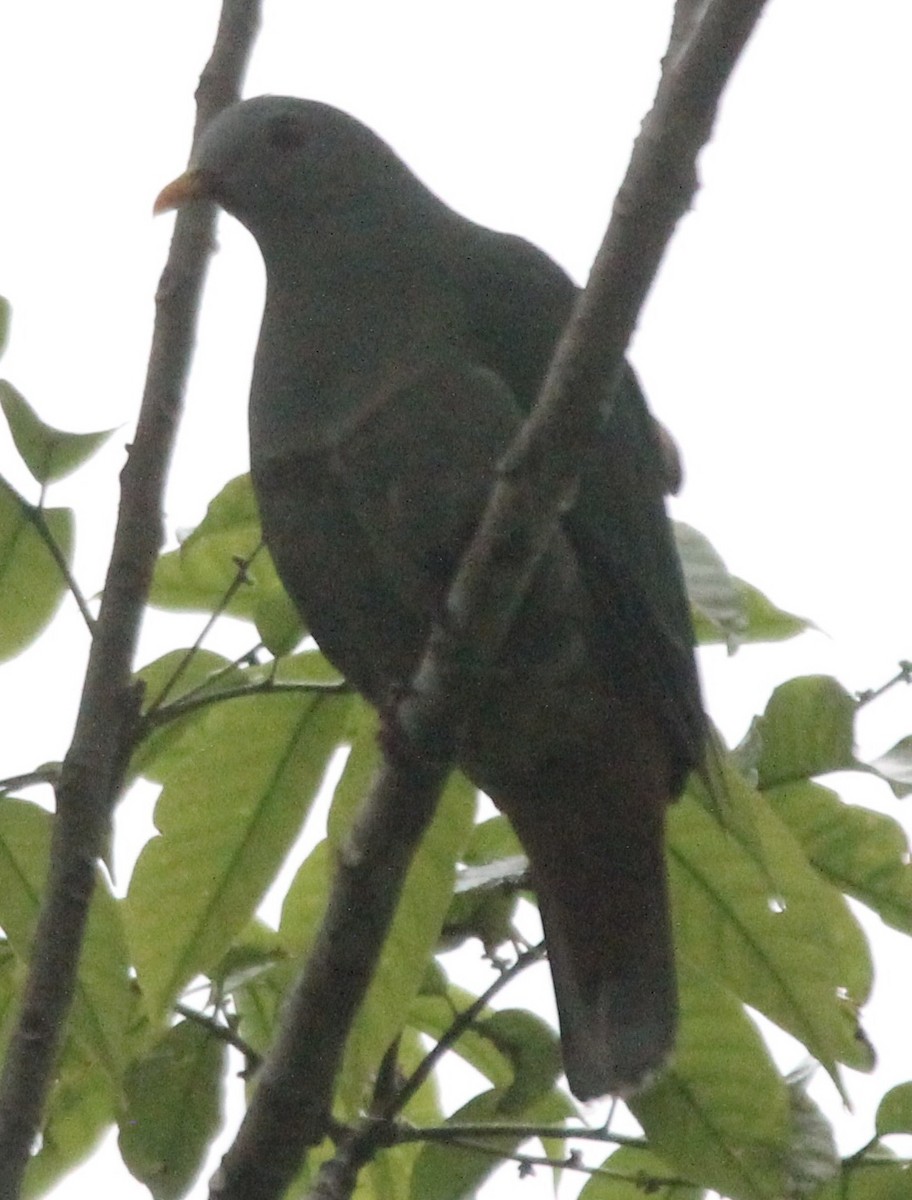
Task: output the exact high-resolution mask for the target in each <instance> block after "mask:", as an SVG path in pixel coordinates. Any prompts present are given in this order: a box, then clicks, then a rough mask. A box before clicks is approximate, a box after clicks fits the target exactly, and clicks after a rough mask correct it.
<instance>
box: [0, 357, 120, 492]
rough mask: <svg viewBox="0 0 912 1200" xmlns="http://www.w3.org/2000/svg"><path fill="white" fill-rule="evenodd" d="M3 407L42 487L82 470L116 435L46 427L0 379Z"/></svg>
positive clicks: (10, 426)
mask: <svg viewBox="0 0 912 1200" xmlns="http://www.w3.org/2000/svg"><path fill="white" fill-rule="evenodd" d="M0 405H2V407H3V413H4V415H5V417H6V421H7V424H8V425H9V429H10V433H11V434H12V435H13V441H14V442H15V443H16V449H17V450H18V451H19V453H20V454H21V455H22V460H23V462H24V463H25V465H26V466H27V467H28V469H29V470H30V471H31V473H32V475H33V476H34V477H35V479H36V480H37V481H38V482H39V483H42V484H48V483H56V482H57V480H58V479H63V478H64V476H66V475H69V474H70V473H71V472H72V471H75V470H76V468H77V467H81V466H82V464H83V463H84V462H86V460H87V459H89V458H91V457H92V455H93V454H94V453H95V451H96V450H98V449H99V447H101V446H103V445H104V444H105V442H106V441H107V440H108V438H109V437H110V436H111V434H112V433H113V432H114V430H113V429H101V430H98V432H96V433H64V431H63V430H62V429H54V428H53V427H52V426H50V425H45V423H44V422H43V421H41V420H39V418H38V416H37V414H36V413H35V410H34V409H33V408H32V406H31V405H30V404H29V403H28V401H27V400H26V399H25V397H24V396H23V395H22V394H21V392H18V391H17V390H16V388H14V387H13V385H12V384H11V383H9V382H8V381H7V380H6V379H0Z"/></svg>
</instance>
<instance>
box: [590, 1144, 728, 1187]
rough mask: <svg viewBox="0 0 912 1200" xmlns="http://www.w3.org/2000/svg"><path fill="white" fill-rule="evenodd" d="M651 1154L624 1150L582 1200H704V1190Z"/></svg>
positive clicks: (614, 1156) (611, 1157)
mask: <svg viewBox="0 0 912 1200" xmlns="http://www.w3.org/2000/svg"><path fill="white" fill-rule="evenodd" d="M680 1178H681V1172H680V1171H678V1170H677V1169H676V1168H675V1167H672V1166H669V1164H668V1163H667V1162H665V1160H664V1159H662V1158H659V1156H658V1155H657V1154H654V1153H653V1152H652V1151H651V1150H645V1149H643V1150H641V1149H640V1148H639V1147H638V1146H621V1147H620V1149H619V1150H615V1151H614V1153H613V1154H609V1156H608V1157H607V1158H606V1159H605V1161H604V1162H603V1163H602V1166H601V1168H600V1172H599V1174H597V1175H592V1176H590V1178H589V1181H588V1183H587V1184H586V1186H585V1187H584V1188H583V1190H582V1191H581V1192H580V1194H579V1198H578V1200H647V1197H648V1198H649V1200H702V1197H703V1194H704V1189H703V1188H702V1187H700V1186H699V1185H698V1184H695V1183H683V1182H679V1180H680Z"/></svg>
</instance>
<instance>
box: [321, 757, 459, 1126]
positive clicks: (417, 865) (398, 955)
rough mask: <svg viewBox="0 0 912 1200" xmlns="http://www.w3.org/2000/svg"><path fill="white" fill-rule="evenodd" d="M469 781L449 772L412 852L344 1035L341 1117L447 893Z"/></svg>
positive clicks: (402, 1003)
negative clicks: (368, 979)
mask: <svg viewBox="0 0 912 1200" xmlns="http://www.w3.org/2000/svg"><path fill="white" fill-rule="evenodd" d="M475 805H476V795H475V789H474V787H472V785H471V784H469V783H468V781H467V780H466V779H464V778H463V777H462V776H461V775H458V774H454V775H453V776H451V778H450V781H449V783H448V784H447V786H446V788H445V789H444V791H443V795H442V796H441V798H440V802H439V804H438V807H437V813H436V815H435V817H434V819H433V821H432V822H431V824H430V826H429V828H428V830H427V832H426V833H425V835H424V837H423V838H422V840H421V844H420V845H419V847H418V850H417V852H416V854H415V857H414V858H413V859H412V863H411V866H410V867H409V871H408V874H407V876H406V879H405V885H404V887H403V889H402V895H401V896H400V898H399V904H398V905H397V907H396V915H395V916H394V918H393V922H392V925H391V927H390V931H389V934H388V935H387V938H386V941H385V943H384V946H383V952H382V953H381V956H380V961H379V963H378V965H377V969H376V971H375V973H374V977H373V979H372V980H371V985H370V987H369V988H368V991H367V995H366V997H365V999H364V1003H363V1004H362V1005H361V1008H360V1010H359V1013H358V1018H357V1020H356V1022H355V1026H354V1028H353V1030H352V1033H351V1036H350V1037H349V1039H348V1044H347V1046H346V1050H345V1059H344V1062H343V1066H342V1071H341V1073H340V1078H339V1086H338V1096H339V1097H340V1099H341V1101H342V1104H343V1106H344V1111H345V1112H346V1114H347V1115H348V1116H349V1117H354V1116H355V1115H356V1114H357V1113H358V1111H359V1108H360V1105H361V1104H362V1103H363V1101H364V1089H365V1087H366V1086H367V1085H368V1083H369V1081H370V1080H372V1078H373V1076H374V1073H375V1072H376V1070H377V1064H378V1063H379V1061H380V1059H381V1057H382V1056H383V1054H384V1052H385V1050H386V1048H387V1046H389V1045H390V1044H391V1042H392V1041H393V1039H394V1038H395V1037H396V1036H397V1035H398V1034H399V1032H400V1031H401V1029H402V1027H403V1025H404V1023H405V1020H406V1016H407V1014H408V1011H409V1007H410V1005H411V1002H412V1000H413V999H414V997H415V996H416V995H417V994H418V990H419V988H420V987H421V984H422V982H423V979H424V974H425V968H426V965H427V962H428V959H429V958H430V956H431V955H432V954H433V952H434V949H435V947H436V945H437V941H438V938H439V937H440V930H441V928H442V927H443V920H444V917H445V916H446V912H447V909H448V907H449V902H450V898H451V896H452V894H453V880H454V877H455V867H456V861H457V859H458V857H459V855H460V854H461V853H462V850H463V847H464V846H465V843H466V839H467V837H468V835H469V831H470V829H471V828H472V818H473V816H474V812H475Z"/></svg>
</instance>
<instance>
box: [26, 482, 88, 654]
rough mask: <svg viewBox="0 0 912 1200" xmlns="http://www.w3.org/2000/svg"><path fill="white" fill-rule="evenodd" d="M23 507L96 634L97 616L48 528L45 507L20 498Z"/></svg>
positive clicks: (80, 612)
mask: <svg viewBox="0 0 912 1200" xmlns="http://www.w3.org/2000/svg"><path fill="white" fill-rule="evenodd" d="M20 502H21V504H22V509H23V512H24V513H25V515H26V516H27V517H28V519H29V521H31V523H32V525H33V526H34V528H35V532H36V533H37V534H38V536H39V537H40V538H41V540H42V541H43V542H44V544H45V546H46V547H47V549H48V553H49V554H50V556H51V558H53V560H54V562H55V563H56V564H57V570H58V571H59V572H60V574H61V575H62V576H63V579H64V582H65V583H66V585H67V588H68V589H69V592H70V595H71V596H72V597H73V599H74V600H75V601H76V607H77V608H78V609H79V614H80V616H81V617H82V619H83V621H85V624H86V628H87V629H88V631H89V636H90V637H94V636H95V618H94V617H93V616H92V610H91V609H90V608H89V605H88V601H87V600H86V598H85V596H84V595H83V594H82V589H81V588H80V586H79V584H78V583H77V582H76V577H75V576H74V575H73V572H72V571H71V570H70V564H69V563H68V562H67V560H66V557H65V556H64V553H63V551H62V550H61V549H60V547H59V546H58V545H57V540H56V538H55V537H54V535H53V534H52V533H51V531H50V529H49V528H48V523H47V520H46V519H45V516H44V509H43V508H42V507H41V505H35V504H29V503H28V501H26V500H20Z"/></svg>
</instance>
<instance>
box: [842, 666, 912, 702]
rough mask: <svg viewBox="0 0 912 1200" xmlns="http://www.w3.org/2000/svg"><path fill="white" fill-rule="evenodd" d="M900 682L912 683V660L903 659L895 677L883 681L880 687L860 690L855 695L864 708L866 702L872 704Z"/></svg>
mask: <svg viewBox="0 0 912 1200" xmlns="http://www.w3.org/2000/svg"><path fill="white" fill-rule="evenodd" d="M900 683H912V662H906V661H901V662H900V664H899V670H898V671H897V673H896V674H895V675H894V676H893V678H892V679H888V680H887V682H886V683H882V684H881V685H880V687H877V688H869V689H868V690H867V691H864V692H858V693H857V694H856V697H855V698H856V700H857V701H858V707H859V708H862V707H863V706H864V705H865V704H870V703H871V702H872V701H873V700H879V699H880V697H881V696H883V695H885V694H886V693H887V692H889V691H891V690H892V689H893V688H895V687H896V686H897V685H898V684H900Z"/></svg>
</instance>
